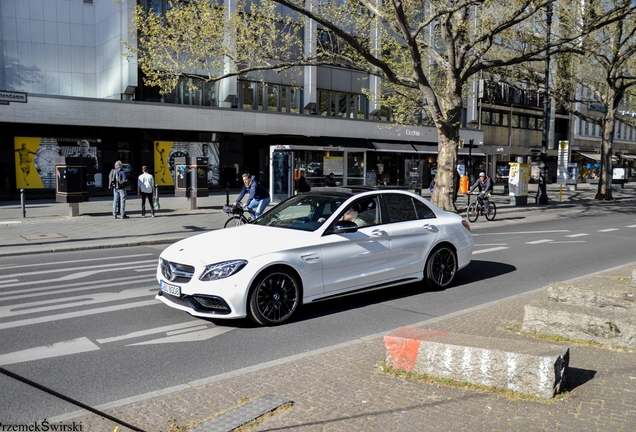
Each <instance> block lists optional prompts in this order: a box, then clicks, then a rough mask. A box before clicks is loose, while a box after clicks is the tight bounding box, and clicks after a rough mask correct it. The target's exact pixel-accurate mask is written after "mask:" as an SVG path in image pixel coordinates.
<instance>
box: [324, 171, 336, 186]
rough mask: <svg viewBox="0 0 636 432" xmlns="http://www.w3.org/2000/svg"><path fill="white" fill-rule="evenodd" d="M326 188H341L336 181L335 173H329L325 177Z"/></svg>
mask: <svg viewBox="0 0 636 432" xmlns="http://www.w3.org/2000/svg"><path fill="white" fill-rule="evenodd" d="M325 186H327V187H336V186H339V185H338V182H337V181H336V179H335V178H334V177H333V173H329V174H327V175H326V176H325Z"/></svg>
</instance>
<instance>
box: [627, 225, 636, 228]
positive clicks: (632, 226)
mask: <svg viewBox="0 0 636 432" xmlns="http://www.w3.org/2000/svg"><path fill="white" fill-rule="evenodd" d="M625 228H636V225H627V226H626V227H625Z"/></svg>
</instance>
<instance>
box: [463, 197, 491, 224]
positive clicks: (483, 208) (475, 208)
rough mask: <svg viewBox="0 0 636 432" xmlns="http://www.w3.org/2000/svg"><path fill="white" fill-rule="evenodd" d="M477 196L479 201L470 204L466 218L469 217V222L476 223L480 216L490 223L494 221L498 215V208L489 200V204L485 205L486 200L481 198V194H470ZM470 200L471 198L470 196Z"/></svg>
mask: <svg viewBox="0 0 636 432" xmlns="http://www.w3.org/2000/svg"><path fill="white" fill-rule="evenodd" d="M470 195H477V201H473V202H472V203H469V204H468V209H466V216H467V217H468V221H470V222H475V221H477V218H479V215H480V214H481V215H483V216H485V217H486V219H488V220H489V221H491V220H494V219H495V216H496V215H497V206H496V205H495V203H494V202H492V201H491V200H488V203H486V204H485V203H484V198H483V197H482V196H479V194H475V193H473V194H470ZM469 199H470V196H469Z"/></svg>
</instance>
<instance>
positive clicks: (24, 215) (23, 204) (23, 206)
mask: <svg viewBox="0 0 636 432" xmlns="http://www.w3.org/2000/svg"><path fill="white" fill-rule="evenodd" d="M20 204H21V205H22V217H23V218H25V217H26V204H25V202H24V189H20Z"/></svg>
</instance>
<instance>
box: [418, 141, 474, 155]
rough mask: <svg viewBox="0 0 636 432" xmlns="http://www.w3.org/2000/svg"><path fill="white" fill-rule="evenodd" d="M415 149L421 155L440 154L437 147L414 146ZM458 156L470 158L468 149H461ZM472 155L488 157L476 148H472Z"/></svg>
mask: <svg viewBox="0 0 636 432" xmlns="http://www.w3.org/2000/svg"><path fill="white" fill-rule="evenodd" d="M413 147H415V150H417V152H418V153H420V154H437V153H438V151H437V146H430V145H424V144H413ZM457 154H458V155H460V156H468V149H467V148H460V149H459V151H458V152H457ZM470 154H471V156H486V155H485V154H484V152H483V151H481V149H480V148H475V147H473V148H472V150H471V152H470Z"/></svg>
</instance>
